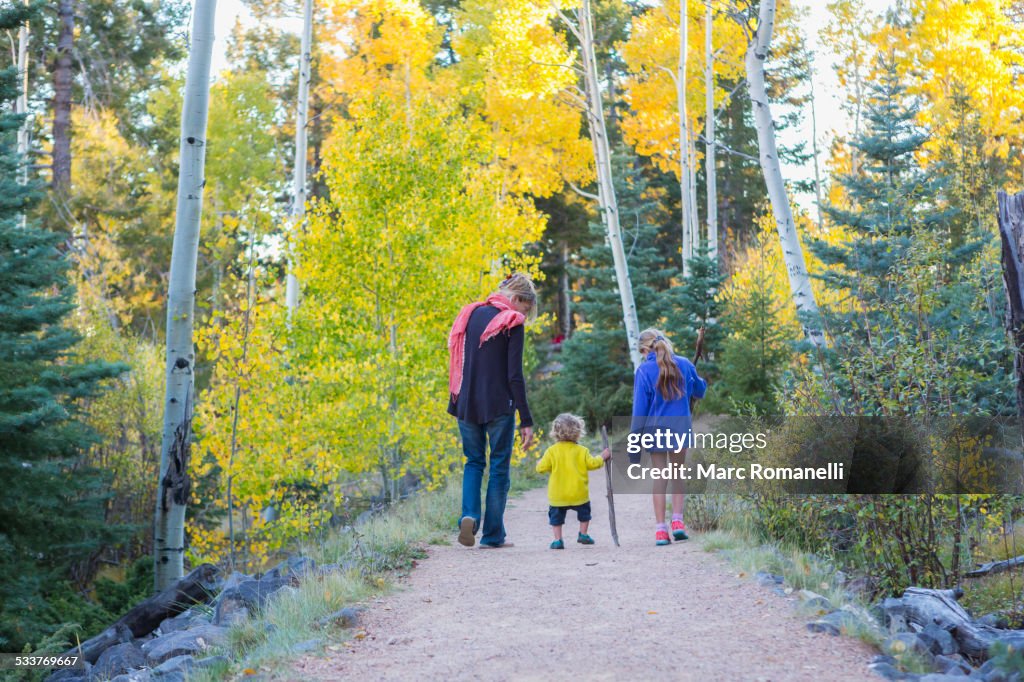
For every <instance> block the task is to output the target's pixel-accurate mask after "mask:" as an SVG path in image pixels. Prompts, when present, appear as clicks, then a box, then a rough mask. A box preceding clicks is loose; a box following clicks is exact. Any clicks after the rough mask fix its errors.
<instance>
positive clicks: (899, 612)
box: [882, 587, 1008, 659]
mask: <svg viewBox="0 0 1024 682" xmlns="http://www.w3.org/2000/svg"><path fill="white" fill-rule="evenodd" d="M962 595H963V592H962V591H961V590H929V589H925V588H923V587H908V588H907V590H906V591H905V592H904V593H903V596H902V597H899V598H894V597H890V598H888V599H886V600H885V601H884V602H883V603H882V609H883V610H884V611H885V612H886V614H889V615H890V616H900V617H902V618H903V619H904V620H906V621H907V622H908V623H914V624H916V625H919V626H920V627H922V628H923V627H924V626H926V625H929V624H935V625H938V626H939V627H941V628H943V629H944V630H948V631H949V633H950V634H951V635H953V638H954V639H955V640H956V642H957V644H958V645H959V647H960V651H961V653H963V654H964V655H966V656H970V657H971V658H974V659H987V658H988V650H989V647H990V646H991V645H992V643H993V642H995V641H996V640H997V639H1005V638H1006V635H1007V634H1008V633H1006V632H1005V631H1000V630H997V629H996V628H993V627H990V626H988V625H981V624H979V623H976V622H974V621H973V620H972V619H971V616H970V614H968V613H967V611H966V610H965V609H964V607H962V606H960V604H959V603H958V602H957V598H959V597H960V596H962Z"/></svg>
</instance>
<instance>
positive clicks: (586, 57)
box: [578, 0, 641, 368]
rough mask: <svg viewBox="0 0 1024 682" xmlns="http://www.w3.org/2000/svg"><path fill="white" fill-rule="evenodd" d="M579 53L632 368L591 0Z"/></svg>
mask: <svg viewBox="0 0 1024 682" xmlns="http://www.w3.org/2000/svg"><path fill="white" fill-rule="evenodd" d="M578 19H579V36H580V53H581V56H582V59H583V76H584V83H585V87H586V95H587V119H588V122H589V127H590V138H591V141H592V142H593V145H594V164H595V166H596V167H597V181H598V182H597V186H598V202H599V205H600V209H601V216H602V218H603V219H604V224H605V227H607V229H608V243H609V245H610V246H611V249H612V260H613V261H614V264H615V281H616V283H617V285H618V288H619V297H620V298H621V299H622V320H623V324H624V325H625V327H626V339H627V342H628V343H629V355H630V357H631V358H632V360H633V367H634V368H635V367H639V366H640V361H641V357H640V350H639V348H638V347H637V346H638V344H639V343H640V323H639V322H638V320H637V316H636V302H635V301H634V300H633V285H632V283H631V282H630V280H629V265H628V263H627V262H626V250H625V248H623V246H622V233H621V231H620V229H619V206H618V202H617V201H616V198H615V186H614V185H613V183H612V163H611V149H610V148H609V146H608V131H607V128H606V127H605V121H604V106H603V104H602V102H601V86H600V83H599V82H598V79H597V74H598V70H597V56H596V54H595V53H594V26H593V20H592V18H591V14H590V0H583V3H582V5H581V6H580V9H579V12H578Z"/></svg>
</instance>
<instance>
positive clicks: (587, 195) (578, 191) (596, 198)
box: [565, 180, 601, 201]
mask: <svg viewBox="0 0 1024 682" xmlns="http://www.w3.org/2000/svg"><path fill="white" fill-rule="evenodd" d="M565 184H567V185H569V187H571V188H572V191H574V192H576V194H579V195H580V196H581V197H585V198H587V199H593V200H594V201H599V200H600V198H601V197H599V196H597V195H596V194H591V193H590V192H586V191H584V190H582V189H580V188H579V187H577V186H576V183H574V182H572V181H570V180H566V181H565Z"/></svg>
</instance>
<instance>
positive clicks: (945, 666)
mask: <svg viewBox="0 0 1024 682" xmlns="http://www.w3.org/2000/svg"><path fill="white" fill-rule="evenodd" d="M935 666H936V667H937V668H938V670H939V672H940V673H947V674H949V673H953V674H955V673H954V671H955V670H959V671H960V672H961V673H963V674H964V675H970V674H971V672H972V671H973V668H971V666H969V665H968V664H967V663H966V662H964V660H963V658H961V657H960V655H959V654H956V655H953V656H946V655H944V654H939V655H938V656H936V657H935Z"/></svg>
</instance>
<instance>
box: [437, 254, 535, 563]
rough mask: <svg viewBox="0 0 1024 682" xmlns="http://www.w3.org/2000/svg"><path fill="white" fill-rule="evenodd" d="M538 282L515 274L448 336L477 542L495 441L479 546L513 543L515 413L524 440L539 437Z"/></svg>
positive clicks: (464, 526) (465, 507)
mask: <svg viewBox="0 0 1024 682" xmlns="http://www.w3.org/2000/svg"><path fill="white" fill-rule="evenodd" d="M536 307H537V290H536V289H535V288H534V286H533V281H531V280H530V278H529V277H527V276H526V275H523V274H518V273H517V274H514V275H512V276H510V277H509V278H508V279H506V280H505V281H504V282H502V283H501V285H500V286H499V287H498V291H497V292H495V293H493V294H491V295H490V296H488V297H487V300H486V301H485V302H482V303H480V302H477V303H470V304H469V305H467V306H465V307H464V308H463V309H462V311H461V312H459V316H458V317H457V318H456V319H455V324H454V325H453V326H452V331H451V334H450V335H449V336H448V353H449V358H450V359H449V366H448V390H449V392H450V394H451V396H450V400H449V403H448V413H449V414H451V415H454V416H455V417H457V418H458V420H459V433H460V434H461V436H462V452H463V454H465V456H466V463H465V467H464V469H463V473H462V519H461V520H460V521H459V542H460V543H462V544H463V545H465V546H467V547H472V546H473V543H474V542H475V541H476V532H477V529H478V528H479V526H480V485H481V483H482V482H483V476H484V466H485V465H486V464H487V455H486V450H487V442H488V441H490V445H491V465H490V466H491V468H490V476H489V478H488V480H487V500H486V507H485V511H484V515H483V534H482V535H481V536H480V547H482V548H496V547H510V546H511V545H512V543H511V542H505V525H504V515H505V502H506V500H507V499H508V488H509V463H510V462H511V459H512V442H513V440H514V438H515V413H516V411H518V412H519V430H520V435H521V436H522V440H523V448H529V447H530V445H531V444H532V442H533V417H531V416H530V406H529V405H528V404H527V402H526V380H525V379H524V377H523V340H524V337H525V334H524V330H523V325H524V323H525V321H526V319H527V316H531V317H532V316H535V315H536Z"/></svg>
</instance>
